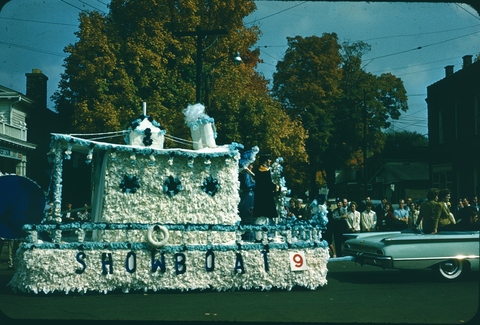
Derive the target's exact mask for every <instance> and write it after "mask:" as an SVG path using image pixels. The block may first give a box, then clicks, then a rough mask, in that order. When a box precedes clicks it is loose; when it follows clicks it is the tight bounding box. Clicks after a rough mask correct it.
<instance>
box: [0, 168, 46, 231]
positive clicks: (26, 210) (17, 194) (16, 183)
mask: <svg viewBox="0 0 480 325" xmlns="http://www.w3.org/2000/svg"><path fill="white" fill-rule="evenodd" d="M44 209H45V195H44V194H43V190H42V189H41V188H40V187H39V186H38V185H37V184H36V183H35V182H33V181H32V180H30V179H28V178H26V177H22V176H17V175H6V176H0V237H2V238H5V239H20V238H23V237H25V234H24V232H23V231H22V227H23V225H25V224H36V223H40V222H41V221H42V219H43V213H44Z"/></svg>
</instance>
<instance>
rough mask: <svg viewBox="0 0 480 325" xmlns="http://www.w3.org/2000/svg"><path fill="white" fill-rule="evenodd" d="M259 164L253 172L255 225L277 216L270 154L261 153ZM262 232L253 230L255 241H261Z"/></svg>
mask: <svg viewBox="0 0 480 325" xmlns="http://www.w3.org/2000/svg"><path fill="white" fill-rule="evenodd" d="M259 162H260V166H259V167H258V170H257V172H256V173H255V183H256V185H255V187H256V188H255V201H254V203H253V222H254V224H256V225H267V224H268V219H273V218H277V217H278V214H277V208H276V205H275V198H274V197H275V193H276V192H277V188H276V185H275V184H274V183H273V182H272V175H271V174H270V165H271V163H272V160H271V158H270V155H262V156H260V159H259ZM261 240H262V232H261V231H256V232H255V241H256V242H261Z"/></svg>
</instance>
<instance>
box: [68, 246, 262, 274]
mask: <svg viewBox="0 0 480 325" xmlns="http://www.w3.org/2000/svg"><path fill="white" fill-rule="evenodd" d="M156 253H157V252H155V251H152V252H151V256H150V261H151V264H150V265H151V268H150V270H151V272H152V273H154V272H157V270H160V272H162V273H164V272H165V271H166V269H167V264H166V261H165V253H161V254H160V256H159V258H157V256H156V255H157V254H156ZM262 255H263V263H264V270H265V272H268V271H269V267H268V252H267V251H262ZM86 258H87V254H85V252H83V251H80V252H78V253H77V255H76V257H75V259H76V261H77V262H78V263H79V264H80V268H77V269H76V270H75V273H77V274H82V273H84V272H85V270H86V269H87V267H88V266H87V263H86V262H85V260H86ZM100 261H101V267H102V274H103V275H106V274H113V268H114V262H113V256H112V253H102V254H101V256H100ZM173 266H174V267H175V274H177V275H180V274H184V273H185V272H186V271H187V257H186V256H185V254H184V253H175V254H174V256H173ZM124 268H125V271H127V272H128V273H130V274H132V273H135V272H136V270H137V254H136V253H135V252H134V251H130V252H128V253H127V255H126V257H125V264H124ZM214 270H215V253H214V251H212V250H208V251H207V252H206V253H205V271H206V272H213V271H214ZM233 271H234V272H235V273H241V274H243V273H245V267H244V264H243V256H242V254H241V253H236V256H235V262H234V264H233Z"/></svg>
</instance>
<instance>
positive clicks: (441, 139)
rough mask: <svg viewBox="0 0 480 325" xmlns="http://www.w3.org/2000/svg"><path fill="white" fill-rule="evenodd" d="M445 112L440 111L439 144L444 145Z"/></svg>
mask: <svg viewBox="0 0 480 325" xmlns="http://www.w3.org/2000/svg"><path fill="white" fill-rule="evenodd" d="M443 132H444V128H443V110H440V111H439V112H438V143H440V144H443V143H444V137H443Z"/></svg>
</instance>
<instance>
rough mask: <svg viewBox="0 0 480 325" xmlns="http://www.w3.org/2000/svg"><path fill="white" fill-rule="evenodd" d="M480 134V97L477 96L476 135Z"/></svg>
mask: <svg viewBox="0 0 480 325" xmlns="http://www.w3.org/2000/svg"><path fill="white" fill-rule="evenodd" d="M478 134H480V95H477V96H475V135H478Z"/></svg>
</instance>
